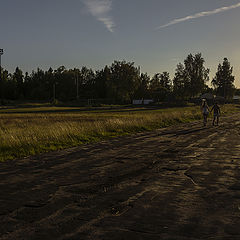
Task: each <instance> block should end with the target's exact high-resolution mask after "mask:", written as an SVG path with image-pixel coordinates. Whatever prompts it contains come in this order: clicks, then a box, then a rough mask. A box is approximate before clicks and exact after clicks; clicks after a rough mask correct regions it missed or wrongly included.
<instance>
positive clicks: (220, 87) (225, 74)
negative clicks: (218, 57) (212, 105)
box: [212, 58, 235, 99]
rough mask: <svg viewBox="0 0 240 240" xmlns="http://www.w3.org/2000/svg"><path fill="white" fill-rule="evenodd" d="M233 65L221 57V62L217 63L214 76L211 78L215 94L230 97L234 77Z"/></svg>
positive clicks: (232, 91) (232, 90)
mask: <svg viewBox="0 0 240 240" xmlns="http://www.w3.org/2000/svg"><path fill="white" fill-rule="evenodd" d="M232 72H233V67H231V65H230V62H229V61H228V59H227V58H224V59H223V64H222V65H221V64H219V65H218V69H217V72H216V76H215V77H214V78H213V80H212V85H213V86H214V88H215V90H216V93H217V95H219V96H222V97H224V98H225V99H230V98H232V96H233V93H234V89H235V87H234V84H233V83H234V80H235V77H234V76H233V75H232Z"/></svg>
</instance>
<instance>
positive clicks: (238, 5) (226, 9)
mask: <svg viewBox="0 0 240 240" xmlns="http://www.w3.org/2000/svg"><path fill="white" fill-rule="evenodd" d="M238 7H240V3H237V4H235V5H231V6H228V7H221V8H217V9H215V10H212V11H206V12H200V13H196V14H194V15H190V16H187V17H184V18H177V19H174V20H172V21H170V22H169V23H167V24H164V25H161V26H159V27H157V29H161V28H166V27H169V26H171V25H174V24H177V23H181V22H185V21H188V20H191V19H196V18H201V17H206V16H210V15H214V14H217V13H221V12H225V11H229V10H231V9H235V8H238Z"/></svg>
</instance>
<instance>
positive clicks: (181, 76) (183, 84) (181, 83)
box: [173, 63, 190, 100]
mask: <svg viewBox="0 0 240 240" xmlns="http://www.w3.org/2000/svg"><path fill="white" fill-rule="evenodd" d="M189 85H190V80H189V78H188V77H187V74H186V71H185V69H184V65H183V64H182V63H179V64H178V65H177V68H176V72H175V76H174V78H173V95H174V96H175V98H176V99H181V100H184V99H186V98H189V97H190V96H189Z"/></svg>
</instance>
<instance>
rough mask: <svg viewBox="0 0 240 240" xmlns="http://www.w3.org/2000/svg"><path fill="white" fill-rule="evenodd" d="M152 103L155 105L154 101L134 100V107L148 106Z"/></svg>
mask: <svg viewBox="0 0 240 240" xmlns="http://www.w3.org/2000/svg"><path fill="white" fill-rule="evenodd" d="M150 103H153V100H152V99H140V100H139V99H134V100H133V105H148V104H150Z"/></svg>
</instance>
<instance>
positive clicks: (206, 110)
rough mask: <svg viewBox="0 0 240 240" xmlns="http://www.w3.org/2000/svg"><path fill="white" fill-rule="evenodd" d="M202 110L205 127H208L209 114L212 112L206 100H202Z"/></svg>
mask: <svg viewBox="0 0 240 240" xmlns="http://www.w3.org/2000/svg"><path fill="white" fill-rule="evenodd" d="M201 110H202V114H203V126H206V125H207V117H208V114H209V111H210V109H209V107H208V104H207V100H206V99H203V100H202V106H201Z"/></svg>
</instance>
